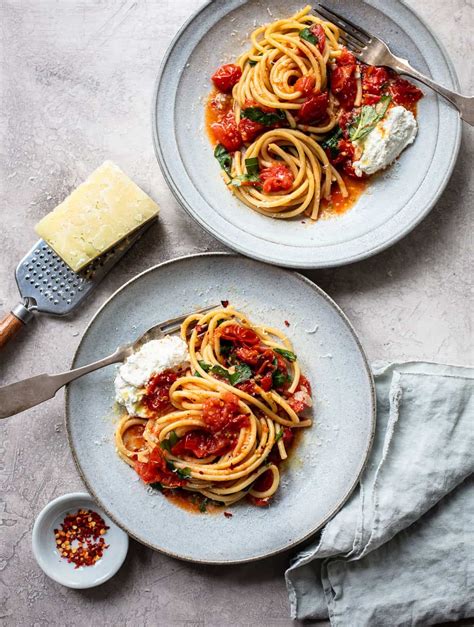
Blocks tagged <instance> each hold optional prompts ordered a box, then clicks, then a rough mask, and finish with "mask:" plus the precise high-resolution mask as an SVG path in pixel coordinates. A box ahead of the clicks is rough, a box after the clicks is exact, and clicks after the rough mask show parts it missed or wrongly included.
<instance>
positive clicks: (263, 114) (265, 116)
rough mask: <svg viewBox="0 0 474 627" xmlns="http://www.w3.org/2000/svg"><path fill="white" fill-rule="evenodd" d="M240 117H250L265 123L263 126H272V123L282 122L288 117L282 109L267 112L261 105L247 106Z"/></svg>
mask: <svg viewBox="0 0 474 627" xmlns="http://www.w3.org/2000/svg"><path fill="white" fill-rule="evenodd" d="M240 117H241V118H248V119H249V120H252V122H258V123H259V124H263V126H271V125H272V124H276V123H277V122H281V121H283V120H285V119H286V116H285V114H284V112H283V111H281V110H280V109H275V111H274V112H273V111H272V112H267V111H262V109H260V108H259V107H247V108H246V109H243V110H242V112H241V114H240Z"/></svg>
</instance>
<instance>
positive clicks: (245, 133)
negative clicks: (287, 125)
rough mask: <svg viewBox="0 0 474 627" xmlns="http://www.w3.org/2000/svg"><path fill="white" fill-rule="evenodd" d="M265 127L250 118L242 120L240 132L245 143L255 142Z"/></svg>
mask: <svg viewBox="0 0 474 627" xmlns="http://www.w3.org/2000/svg"><path fill="white" fill-rule="evenodd" d="M264 128H265V127H264V126H263V124H260V123H259V122H254V121H253V120H249V119H248V118H242V119H241V120H240V122H239V132H240V136H241V137H242V140H243V141H244V142H251V141H253V140H254V139H255V138H256V137H257V135H258V134H259V133H261V132H262V131H263V129H264Z"/></svg>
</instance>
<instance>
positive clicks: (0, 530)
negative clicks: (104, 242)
mask: <svg viewBox="0 0 474 627" xmlns="http://www.w3.org/2000/svg"><path fill="white" fill-rule="evenodd" d="M200 4H201V2H200V0H181V1H180V2H175V1H172V0H165V1H156V0H135V1H134V0H63V1H62V2H58V1H56V0H39V1H38V0H2V2H0V24H1V40H0V41H1V66H0V67H1V70H0V72H1V83H0V94H1V112H0V116H1V119H0V132H1V140H0V150H1V163H0V166H1V172H0V181H1V183H0V185H1V196H2V197H1V204H0V212H1V213H0V215H1V218H2V223H1V231H0V243H1V246H0V313H4V312H7V311H8V310H9V308H10V307H12V306H13V305H15V304H16V302H17V300H18V295H17V290H16V286H15V282H14V278H13V271H14V268H15V266H16V263H17V262H18V261H19V259H20V258H21V257H22V255H23V254H24V253H25V252H26V251H27V250H28V249H29V247H30V246H31V245H32V244H33V242H34V241H35V235H34V232H33V225H34V224H35V223H36V222H37V221H38V219H39V218H40V217H41V216H43V215H44V214H45V213H46V212H48V211H49V210H50V209H52V208H53V207H54V206H55V205H56V204H57V203H58V202H59V201H60V200H61V199H62V198H63V197H64V196H65V195H66V194H67V193H68V192H69V191H70V189H71V188H72V187H74V186H75V185H76V184H77V183H79V182H80V181H82V180H83V178H84V177H85V176H86V175H87V174H88V173H89V172H90V171H91V170H92V169H94V168H95V167H96V166H97V165H98V164H99V163H101V161H102V160H104V159H106V158H111V159H113V160H114V161H116V162H117V163H119V164H120V165H121V166H122V167H123V169H124V170H125V171H126V172H128V173H129V174H130V175H131V176H132V177H133V178H134V179H135V180H136V181H137V183H139V184H141V185H142V186H143V187H144V189H146V190H147V191H149V192H150V193H151V194H152V196H154V197H155V198H156V199H157V200H158V201H159V202H160V204H161V206H162V215H161V220H160V223H159V225H157V226H156V227H154V228H153V230H152V231H150V232H149V233H148V234H147V235H146V238H145V240H144V241H142V243H141V245H140V246H137V247H136V248H135V249H134V250H133V251H132V252H131V253H130V254H129V255H128V257H127V259H126V260H124V261H123V263H122V264H121V265H120V267H119V268H117V269H116V271H115V272H113V273H112V274H111V275H109V277H108V278H107V279H106V280H105V281H104V282H103V284H102V286H101V288H100V289H99V290H98V291H97V293H96V294H95V296H94V297H93V298H92V299H91V300H89V301H88V303H87V304H86V305H84V307H83V308H82V309H81V310H80V312H79V313H78V314H77V315H75V316H74V317H70V318H67V319H64V320H57V319H56V320H55V319H52V318H47V317H43V318H38V320H37V321H36V322H35V323H34V324H32V325H31V328H30V329H29V330H28V332H27V333H25V334H24V336H23V337H22V338H20V339H19V340H18V341H17V342H15V344H14V345H11V346H10V347H9V348H8V349H6V350H4V351H3V352H2V354H1V357H0V381H1V382H2V383H7V382H10V381H14V380H17V379H19V378H23V377H26V376H29V375H33V374H36V373H39V372H42V371H48V370H50V371H51V370H56V371H57V370H61V369H66V368H68V366H69V364H70V361H71V357H72V354H73V351H74V349H75V347H76V345H77V344H78V342H79V338H80V336H81V333H82V330H83V329H84V327H85V325H86V324H87V321H88V320H89V318H90V317H91V316H92V314H93V313H94V312H95V310H96V309H97V308H98V307H99V305H101V304H102V303H103V302H104V300H105V299H106V298H107V297H108V296H109V295H110V294H111V293H112V292H113V291H114V290H115V289H116V288H118V287H119V286H120V285H122V283H123V282H124V281H125V280H127V279H129V278H131V277H133V276H134V275H135V274H137V273H138V272H140V271H142V270H144V269H145V268H147V267H149V266H150V265H152V264H155V263H157V262H160V261H162V260H166V259H169V258H172V257H174V256H178V255H182V254H185V253H190V252H198V251H203V250H221V249H222V247H221V246H220V245H219V244H218V243H217V242H216V241H214V240H213V239H212V238H211V237H209V236H208V235H206V233H204V231H202V230H201V229H200V228H199V227H198V226H197V225H196V224H195V223H194V222H192V221H191V220H190V219H188V218H187V217H186V215H185V214H184V212H183V211H182V210H181V209H180V208H179V206H178V205H177V203H176V202H175V200H174V199H173V198H172V196H171V193H170V192H169V190H168V189H167V187H166V185H165V183H164V181H163V178H162V176H161V174H160V171H159V169H158V166H157V163H156V161H155V157H154V154H153V147H152V140H151V130H150V102H151V96H152V89H153V83H154V80H155V75H156V72H157V68H158V65H159V62H160V59H161V57H162V55H163V52H164V51H165V49H166V47H167V45H168V43H169V41H170V40H171V38H172V37H173V35H174V34H175V32H176V30H177V28H178V26H179V25H180V24H181V23H182V22H183V21H184V20H185V19H186V18H187V17H188V15H189V14H190V13H191V12H192V11H193V10H194V9H196V8H197V7H198V6H199V5H200ZM409 4H410V5H412V6H413V7H414V8H415V9H416V10H417V11H418V12H419V13H420V14H421V15H422V16H423V17H424V18H425V19H426V20H427V21H428V23H429V24H430V25H431V26H432V28H433V30H434V31H435V32H436V33H437V34H438V35H439V37H440V38H441V40H442V41H443V43H444V45H445V46H446V48H447V49H448V50H449V52H450V54H451V57H452V59H453V61H454V63H455V64H456V66H457V68H458V72H459V76H460V80H461V84H462V88H463V91H464V92H471V93H472V92H473V91H474V89H473V83H472V73H470V72H471V67H472V64H471V62H470V60H471V54H470V53H469V44H470V40H469V26H470V28H471V32H472V5H471V3H470V2H469V1H468V0H436V1H433V0H409ZM472 163H473V141H472V132H471V130H469V129H467V128H465V129H464V141H463V146H462V149H461V158H460V159H459V161H458V164H457V167H456V170H455V173H454V175H453V177H452V179H451V181H450V182H449V184H448V187H447V189H446V191H445V192H444V194H443V195H442V197H441V199H440V201H439V202H438V204H437V206H436V207H435V209H434V210H433V212H432V213H431V214H430V216H429V217H428V218H427V219H426V220H425V221H424V222H423V223H422V224H421V225H420V226H419V227H418V228H417V229H416V230H415V231H414V232H413V233H412V234H411V235H409V236H408V237H407V238H406V239H404V240H403V241H402V242H400V243H399V244H397V245H396V246H394V247H393V248H391V249H390V250H388V251H386V252H385V253H383V254H381V255H379V256H377V257H375V258H372V259H370V260H367V261H364V262H362V263H358V264H355V265H353V266H350V267H345V268H339V269H335V270H329V271H318V272H312V273H310V276H311V278H312V279H314V280H315V281H316V282H317V283H318V284H319V285H320V286H322V288H323V289H325V290H326V291H327V292H328V293H329V294H330V295H331V296H332V297H334V298H335V300H336V301H337V302H338V303H339V304H340V305H341V306H342V307H343V309H344V310H345V311H346V313H347V314H348V315H349V317H350V318H351V320H352V322H353V323H354V325H355V327H356V329H357V330H358V332H359V334H360V337H361V340H362V342H363V344H364V346H365V347H366V349H367V351H368V354H369V357H370V358H371V359H376V358H386V359H397V358H398V359H405V358H418V359H431V360H436V361H446V362H451V363H458V364H467V363H469V362H470V361H471V362H472V335H471V317H470V308H469V307H470V305H472V300H471V301H470V300H469V299H470V295H471V292H470V290H472V282H471V270H472V265H471V262H472V258H471V254H470V245H471V244H472V239H471V238H472V235H471V232H472V226H473V220H472V215H473V204H472V178H471V180H469V178H470V177H469V175H470V173H471V168H472ZM470 183H471V187H470V186H469V184H470ZM63 418H64V410H63V395H62V393H61V394H58V397H57V398H56V399H54V401H52V402H49V403H48V404H45V405H43V406H40V407H38V408H36V409H34V410H31V411H29V412H27V413H24V414H22V415H19V416H17V417H15V418H13V419H10V420H7V421H3V422H2V424H1V427H0V428H1V436H0V482H1V497H0V498H1V500H0V622H2V624H6V625H91V624H92V625H117V624H124V625H170V626H172V625H189V626H191V625H206V626H208V625H209V626H211V625H212V626H217V625H234V626H235V627H240V626H244V625H265V626H270V625H271V626H277V627H278V626H281V627H283V626H286V625H288V626H289V625H290V624H291V621H290V620H289V618H288V602H287V596H286V591H285V587H284V583H283V570H284V568H285V565H286V564H287V561H288V556H285V555H284V556H281V557H279V558H276V559H272V560H269V561H267V562H262V563H260V564H254V565H249V566H240V567H235V568H225V569H224V568H217V567H204V566H194V565H190V564H186V563H181V562H178V561H175V560H173V559H169V558H167V557H164V556H162V555H160V554H158V553H154V552H153V551H150V550H148V549H146V548H144V547H142V546H140V545H138V544H136V543H133V542H132V544H131V548H130V553H129V556H128V559H127V561H126V563H125V566H124V567H123V568H122V570H121V572H120V574H119V575H118V576H117V577H115V578H114V579H112V580H111V581H110V582H109V583H107V584H105V585H103V586H101V587H99V588H98V589H94V590H91V591H81V592H79V591H73V590H68V589H66V588H62V587H61V586H59V585H57V584H55V583H53V582H52V581H50V580H49V579H48V578H47V577H46V576H45V575H44V574H43V573H42V571H41V570H40V569H39V567H38V566H37V565H36V562H35V561H34V559H33V556H32V553H31V546H30V540H31V529H32V525H33V521H34V518H35V516H36V515H37V513H38V512H39V510H40V509H41V508H42V507H43V506H44V505H45V504H46V503H47V502H48V501H49V500H51V499H52V498H53V497H55V496H58V495H60V494H63V493H65V492H68V491H71V490H76V489H81V488H82V484H81V481H80V479H79V477H78V475H77V472H76V470H75V467H74V465H73V462H72V459H71V455H70V452H69V449H68V445H67V442H66V434H65V432H64V426H63Z"/></svg>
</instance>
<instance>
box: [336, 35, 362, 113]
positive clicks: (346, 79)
mask: <svg viewBox="0 0 474 627" xmlns="http://www.w3.org/2000/svg"><path fill="white" fill-rule="evenodd" d="M356 68H357V64H356V59H355V57H354V55H353V54H351V53H350V52H349V51H348V50H346V49H345V48H344V50H343V51H342V54H341V56H340V57H339V58H338V59H336V67H335V69H334V70H332V72H331V91H332V92H333V94H334V95H335V96H336V97H337V99H338V100H339V102H340V103H341V106H342V107H343V108H344V109H346V110H347V111H348V110H349V109H352V108H353V106H354V102H355V98H356V95H357V81H356V78H355V73H356Z"/></svg>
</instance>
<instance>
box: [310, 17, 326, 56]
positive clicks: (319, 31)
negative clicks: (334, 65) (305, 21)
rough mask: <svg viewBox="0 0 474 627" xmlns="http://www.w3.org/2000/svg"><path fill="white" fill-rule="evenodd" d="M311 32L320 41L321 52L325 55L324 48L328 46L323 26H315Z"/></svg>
mask: <svg viewBox="0 0 474 627" xmlns="http://www.w3.org/2000/svg"><path fill="white" fill-rule="evenodd" d="M309 30H310V31H311V33H313V35H314V36H315V37H316V39H317V40H318V49H319V52H320V53H321V54H323V52H324V47H325V46H326V33H325V32H324V28H323V27H322V26H321V24H315V25H314V26H312V27H311V28H310V29H309Z"/></svg>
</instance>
